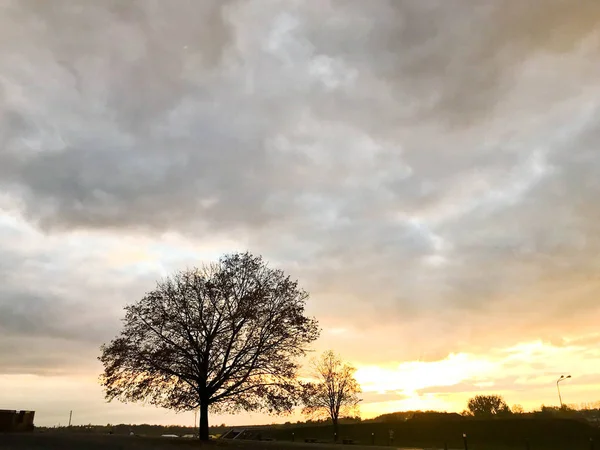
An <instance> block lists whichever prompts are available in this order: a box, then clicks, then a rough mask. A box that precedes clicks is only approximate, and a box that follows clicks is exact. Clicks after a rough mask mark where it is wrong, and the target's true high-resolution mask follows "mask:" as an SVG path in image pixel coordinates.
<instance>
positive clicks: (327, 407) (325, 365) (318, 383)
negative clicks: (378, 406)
mask: <svg viewBox="0 0 600 450" xmlns="http://www.w3.org/2000/svg"><path fill="white" fill-rule="evenodd" d="M312 368H313V373H312V375H313V376H314V378H315V379H316V380H315V382H311V383H304V384H303V385H302V386H303V403H304V409H303V410H302V412H303V413H304V414H306V415H308V416H311V417H312V418H323V417H328V418H330V419H331V422H332V423H333V433H334V438H335V439H337V436H338V424H339V419H340V418H341V417H354V416H357V417H358V415H359V414H358V404H359V402H360V399H359V398H358V395H357V394H359V393H360V392H361V389H360V386H359V384H358V383H357V381H356V379H355V378H354V373H355V372H356V369H355V368H354V367H352V366H351V365H349V364H346V363H343V362H342V360H341V359H340V358H339V357H338V356H337V355H336V354H335V353H333V352H332V351H327V352H325V353H323V355H321V357H320V358H319V359H317V360H314V361H313V362H312Z"/></svg>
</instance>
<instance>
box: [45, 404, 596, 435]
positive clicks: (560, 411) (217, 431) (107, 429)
mask: <svg viewBox="0 0 600 450" xmlns="http://www.w3.org/2000/svg"><path fill="white" fill-rule="evenodd" d="M511 415H512V416H514V417H515V418H523V419H526V418H529V419H533V418H543V417H553V418H565V419H576V420H584V421H586V422H588V423H590V424H592V425H598V424H600V404H598V403H594V404H585V405H581V406H579V407H577V406H573V405H570V406H564V407H563V408H558V407H552V406H544V405H542V406H541V407H540V409H539V410H536V411H533V412H515V413H511ZM459 419H460V420H477V419H476V418H473V417H470V416H465V415H461V414H457V413H448V412H440V411H399V412H394V413H388V414H382V415H380V416H377V417H374V418H372V419H362V420H361V419H360V417H350V418H343V419H340V424H344V425H351V424H357V423H388V424H393V423H399V422H406V421H419V422H420V421H447V420H459ZM329 423H330V420H327V419H322V420H307V421H298V422H285V423H280V424H265V425H247V426H235V427H233V426H227V425H225V424H221V425H219V426H213V427H210V434H211V435H213V436H219V435H221V434H223V433H225V432H227V431H228V430H230V429H232V428H261V429H262V428H268V429H286V428H304V427H313V426H319V425H327V424H329ZM36 429H37V430H38V431H40V432H52V431H67V430H70V431H72V432H77V433H100V434H109V433H112V434H119V435H122V434H131V433H133V434H136V435H140V436H160V435H163V434H176V435H178V436H183V435H186V434H197V433H198V428H197V427H191V426H190V427H184V426H162V425H149V424H141V425H127V424H118V425H112V424H107V425H91V424H90V425H76V426H71V427H37V428H36Z"/></svg>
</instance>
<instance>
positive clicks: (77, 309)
mask: <svg viewBox="0 0 600 450" xmlns="http://www.w3.org/2000/svg"><path fill="white" fill-rule="evenodd" d="M599 57H600V2H598V1H596V0H578V1H573V0H521V1H517V0H482V1H472V0H452V1H448V0H426V1H424V0H374V1H364V0H339V1H338V0H309V1H306V0H281V1H279V0H245V1H242V0H240V1H236V0H229V1H224V0H214V1H213V0H202V1H197V0H171V1H168V2H167V1H158V0H139V1H135V0H129V1H121V0H102V1H98V0H53V1H51V2H50V1H45V0H37V1H36V0H0V249H1V251H0V408H10V409H27V408H28V409H35V410H36V411H38V415H37V423H38V424H39V425H53V424H57V423H59V422H62V423H63V424H64V423H65V422H66V421H67V420H68V413H69V410H71V409H72V410H74V423H108V422H111V423H119V422H127V423H129V422H137V423H140V422H149V423H185V424H187V423H189V424H190V425H191V424H192V421H193V414H180V415H175V414H173V413H169V412H165V411H161V410H157V409H154V408H150V407H141V406H136V405H121V404H106V403H104V400H103V395H102V391H101V389H100V387H99V385H98V383H97V376H98V374H99V373H100V371H101V367H100V365H99V363H98V362H97V361H96V357H97V356H98V354H99V349H98V347H99V346H100V344H102V343H103V342H106V341H108V340H110V339H111V338H112V337H113V336H114V335H115V333H117V331H118V329H119V326H120V322H119V319H120V317H121V315H122V307H123V305H124V304H126V303H128V302H133V301H135V300H137V299H139V298H140V296H141V295H143V293H144V292H145V291H147V290H149V289H151V288H152V287H153V284H154V282H155V280H156V279H157V278H160V277H162V276H164V275H166V274H168V273H170V272H172V271H174V270H177V269H182V268H185V267H187V266H191V265H197V264H201V263H202V262H204V261H210V260H214V259H216V258H218V257H219V255H221V254H222V253H224V252H230V251H236V250H246V249H248V250H250V251H252V252H255V253H259V254H262V255H264V257H265V258H266V259H267V260H268V261H270V263H271V265H273V266H275V267H280V268H283V269H284V270H286V271H287V272H288V273H289V274H290V275H292V276H293V277H294V278H298V279H299V280H300V283H301V285H302V286H303V287H304V288H305V289H307V290H308V291H309V292H310V293H311V299H310V304H309V309H310V313H311V314H314V315H315V316H316V317H317V318H318V319H319V321H320V323H321V325H322V327H323V335H322V337H321V339H320V340H319V341H318V342H317V344H316V346H315V348H316V350H324V349H327V348H333V349H334V350H336V351H337V352H339V353H340V354H341V355H342V357H344V358H345V359H348V360H349V361H351V362H352V363H354V364H355V365H356V366H357V367H358V372H357V377H358V379H359V381H360V382H361V384H362V386H363V389H364V391H365V393H364V406H363V414H364V415H365V416H372V415H375V414H378V413H383V412H390V411H397V410H402V409H413V408H423V409H425V408H434V409H445V410H449V411H461V410H462V409H464V407H465V403H466V399H468V398H469V397H470V396H472V395H474V394H476V393H499V394H501V395H503V396H504V397H505V398H506V400H507V401H508V403H509V404H515V403H519V404H522V405H523V406H525V408H526V409H531V408H535V407H539V406H540V405H541V404H542V403H544V404H553V405H554V404H557V403H558V398H557V394H556V386H555V382H556V379H557V378H558V376H560V375H561V374H567V373H571V374H572V375H573V378H572V380H569V381H568V382H565V383H564V384H563V397H564V400H565V402H567V403H581V402H591V401H596V400H600V392H599V391H600V330H599V329H598V320H599V319H600V302H599V301H598V298H599V295H600V278H599V275H600V206H599V203H598V198H599V196H600V151H599V150H598V145H599V144H600V84H598V79H600V65H599V64H598V61H600V58H599ZM274 420H277V419H275V418H270V417H267V418H265V417H263V416H261V415H258V414H254V415H251V416H249V415H243V416H237V417H224V418H222V417H216V418H214V419H213V422H219V423H220V422H227V423H229V424H233V423H242V422H261V421H268V422H270V421H274Z"/></svg>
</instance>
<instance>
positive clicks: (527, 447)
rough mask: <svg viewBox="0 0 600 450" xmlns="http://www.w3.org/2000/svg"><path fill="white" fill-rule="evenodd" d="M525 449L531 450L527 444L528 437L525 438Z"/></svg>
mask: <svg viewBox="0 0 600 450" xmlns="http://www.w3.org/2000/svg"><path fill="white" fill-rule="evenodd" d="M525 449H526V450H531V447H530V446H529V439H525Z"/></svg>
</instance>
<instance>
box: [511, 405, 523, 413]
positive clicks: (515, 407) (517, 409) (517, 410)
mask: <svg viewBox="0 0 600 450" xmlns="http://www.w3.org/2000/svg"><path fill="white" fill-rule="evenodd" d="M510 411H511V412H512V413H513V414H525V410H524V409H523V407H522V406H521V405H519V404H515V405H513V406H512V408H510Z"/></svg>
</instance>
